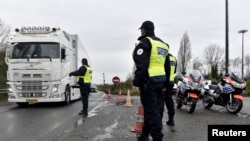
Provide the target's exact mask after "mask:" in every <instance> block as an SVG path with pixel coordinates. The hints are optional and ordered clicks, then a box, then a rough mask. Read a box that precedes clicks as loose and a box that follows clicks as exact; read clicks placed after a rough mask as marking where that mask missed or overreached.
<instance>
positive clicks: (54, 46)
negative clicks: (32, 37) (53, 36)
mask: <svg viewBox="0 0 250 141" xmlns="http://www.w3.org/2000/svg"><path fill="white" fill-rule="evenodd" d="M59 46H60V45H59V44H58V43H16V44H14V45H13V46H12V47H11V52H10V58H13V59H15V58H18V59H20V58H48V57H50V58H59V57H60V49H59Z"/></svg>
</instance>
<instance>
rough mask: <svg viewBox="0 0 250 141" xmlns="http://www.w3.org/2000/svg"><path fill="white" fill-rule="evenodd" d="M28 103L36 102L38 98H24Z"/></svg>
mask: <svg viewBox="0 0 250 141" xmlns="http://www.w3.org/2000/svg"><path fill="white" fill-rule="evenodd" d="M26 101H27V102H28V103H37V102H38V99H27V100H26Z"/></svg>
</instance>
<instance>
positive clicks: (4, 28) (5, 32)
mask: <svg viewBox="0 0 250 141" xmlns="http://www.w3.org/2000/svg"><path fill="white" fill-rule="evenodd" d="M10 31H11V28H10V26H9V25H6V24H5V23H4V21H3V20H1V19H0V45H1V46H3V44H4V43H6V41H7V40H8V38H9V36H10ZM1 46H0V47H1Z"/></svg>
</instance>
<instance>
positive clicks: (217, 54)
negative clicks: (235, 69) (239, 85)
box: [203, 44, 224, 78]
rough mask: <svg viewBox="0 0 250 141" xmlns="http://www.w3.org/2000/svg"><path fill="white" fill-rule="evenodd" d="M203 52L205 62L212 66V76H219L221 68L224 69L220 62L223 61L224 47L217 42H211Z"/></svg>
mask: <svg viewBox="0 0 250 141" xmlns="http://www.w3.org/2000/svg"><path fill="white" fill-rule="evenodd" d="M203 54H204V60H205V62H206V63H207V64H208V65H209V66H210V69H211V73H212V77H215V78H216V77H218V73H219V70H222V69H223V68H222V67H221V66H220V62H223V55H224V49H222V48H221V47H220V46H219V45H217V44H210V45H209V46H207V47H206V48H205V49H204V52H203ZM219 67H221V68H219Z"/></svg>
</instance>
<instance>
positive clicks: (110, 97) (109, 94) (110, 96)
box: [108, 89, 112, 99]
mask: <svg viewBox="0 0 250 141" xmlns="http://www.w3.org/2000/svg"><path fill="white" fill-rule="evenodd" d="M108 99H112V95H111V93H110V89H109V90H108Z"/></svg>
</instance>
